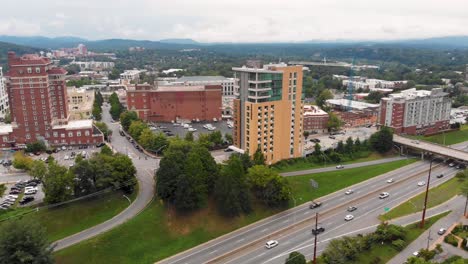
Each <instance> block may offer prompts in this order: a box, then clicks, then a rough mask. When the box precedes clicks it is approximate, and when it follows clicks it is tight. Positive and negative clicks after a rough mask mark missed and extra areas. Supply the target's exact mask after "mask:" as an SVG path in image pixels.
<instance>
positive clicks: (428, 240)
mask: <svg viewBox="0 0 468 264" xmlns="http://www.w3.org/2000/svg"><path fill="white" fill-rule="evenodd" d="M431 240H432V238H431V229H429V235H428V236H427V247H426V249H427V250H429V242H430V241H431Z"/></svg>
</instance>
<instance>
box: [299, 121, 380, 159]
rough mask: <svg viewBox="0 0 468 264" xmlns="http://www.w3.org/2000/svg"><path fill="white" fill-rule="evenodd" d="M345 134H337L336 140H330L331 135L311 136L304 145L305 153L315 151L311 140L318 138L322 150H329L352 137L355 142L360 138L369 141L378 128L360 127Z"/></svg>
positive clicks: (348, 130) (345, 131)
mask: <svg viewBox="0 0 468 264" xmlns="http://www.w3.org/2000/svg"><path fill="white" fill-rule="evenodd" d="M343 132H344V134H337V135H333V137H335V139H332V138H330V135H329V134H318V135H311V136H309V137H308V138H307V140H306V141H305V142H306V143H305V144H304V150H305V152H304V153H309V152H311V151H314V145H315V143H314V142H311V141H310V140H311V139H314V138H317V139H319V140H320V143H319V144H320V146H321V147H322V150H324V149H328V148H335V147H336V144H338V142H339V141H340V140H342V141H343V142H345V141H346V139H348V137H352V138H353V140H356V139H357V138H359V140H361V141H363V140H364V139H369V138H370V136H371V135H372V134H373V133H375V132H377V128H376V127H369V128H368V127H358V128H347V129H346V130H343Z"/></svg>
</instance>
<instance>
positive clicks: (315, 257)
mask: <svg viewBox="0 0 468 264" xmlns="http://www.w3.org/2000/svg"><path fill="white" fill-rule="evenodd" d="M317 228H318V213H315V234H314V264H317Z"/></svg>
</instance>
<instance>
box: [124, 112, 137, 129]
mask: <svg viewBox="0 0 468 264" xmlns="http://www.w3.org/2000/svg"><path fill="white" fill-rule="evenodd" d="M135 120H138V115H137V113H136V112H134V111H127V112H123V113H122V114H121V115H120V124H121V125H122V128H123V129H124V130H125V131H128V128H129V127H130V125H131V124H132V121H135Z"/></svg>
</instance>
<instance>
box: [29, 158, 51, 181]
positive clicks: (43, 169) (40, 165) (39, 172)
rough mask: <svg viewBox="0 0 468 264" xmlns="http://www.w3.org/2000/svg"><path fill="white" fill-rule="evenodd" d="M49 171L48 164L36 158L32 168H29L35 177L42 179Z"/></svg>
mask: <svg viewBox="0 0 468 264" xmlns="http://www.w3.org/2000/svg"><path fill="white" fill-rule="evenodd" d="M46 173H47V166H46V165H45V163H44V162H43V161H40V160H34V161H33V162H32V163H31V168H30V170H29V174H30V175H31V176H32V177H33V178H35V179H40V180H42V179H43V178H44V176H45V174H46Z"/></svg>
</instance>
